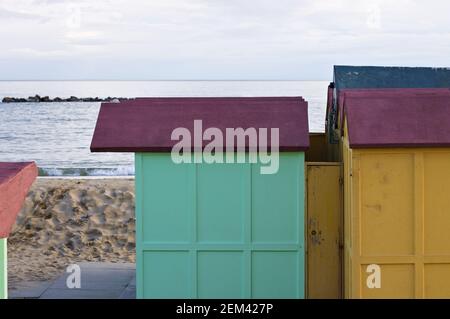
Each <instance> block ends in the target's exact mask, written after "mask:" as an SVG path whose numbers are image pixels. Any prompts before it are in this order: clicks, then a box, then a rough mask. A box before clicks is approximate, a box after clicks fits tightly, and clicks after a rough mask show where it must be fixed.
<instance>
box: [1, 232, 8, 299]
mask: <svg viewBox="0 0 450 319" xmlns="http://www.w3.org/2000/svg"><path fill="white" fill-rule="evenodd" d="M6 241H7V239H6V238H0V299H6V298H7V297H8V277H7V276H8V275H7V253H6Z"/></svg>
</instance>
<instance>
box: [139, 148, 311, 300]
mask: <svg viewBox="0 0 450 319" xmlns="http://www.w3.org/2000/svg"><path fill="white" fill-rule="evenodd" d="M135 160H136V180H135V181H136V219H137V220H136V267H137V297H138V298H304V289H305V288H304V286H305V285H304V283H305V266H304V264H305V260H304V259H305V254H304V235H305V234H304V200H305V189H304V187H305V186H304V180H305V178H304V153H300V152H299V153H281V154H280V168H279V171H278V173H277V174H274V175H261V174H260V170H259V168H260V167H259V164H249V163H245V164H178V165H177V164H174V163H173V162H172V160H171V157H170V153H138V154H136V158H135Z"/></svg>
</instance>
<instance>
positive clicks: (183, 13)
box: [0, 0, 450, 79]
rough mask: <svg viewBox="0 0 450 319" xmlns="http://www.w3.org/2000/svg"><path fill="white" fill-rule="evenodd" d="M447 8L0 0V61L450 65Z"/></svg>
mask: <svg viewBox="0 0 450 319" xmlns="http://www.w3.org/2000/svg"><path fill="white" fill-rule="evenodd" d="M448 12H450V2H449V1H447V0H432V1H427V2H423V1H420V0H396V1H391V0H366V1H354V0H334V1H328V0H283V1H273V0H216V1H208V0H189V1H185V0H164V1H147V0H133V1H127V0H96V1H88V0H77V1H74V0H2V1H1V4H0V28H2V29H3V30H7V32H2V33H0V58H3V59H5V60H7V61H8V62H9V63H11V64H12V65H14V64H15V65H19V64H21V63H22V62H23V59H25V58H26V59H32V60H34V61H35V63H36V64H42V63H43V61H44V60H45V62H46V63H49V61H50V60H51V59H52V58H54V59H58V60H59V61H60V60H61V61H63V60H64V59H65V60H64V61H66V63H65V64H64V63H62V64H60V65H59V66H58V71H59V72H60V73H59V74H61V76H67V77H72V76H74V77H77V78H80V77H81V78H83V77H88V76H90V74H91V73H87V70H91V69H93V68H94V69H95V70H96V72H95V74H97V77H102V78H112V77H114V78H118V77H119V78H120V77H123V78H127V79H130V78H137V79H141V78H147V79H149V78H154V79H159V78H164V79H170V78H174V79H175V78H183V79H189V78H192V79H199V78H215V79H217V78H227V79H229V78H234V77H235V78H262V79H267V78H271V77H272V78H283V75H284V76H285V78H286V79H294V78H305V77H309V78H312V77H314V78H315V79H321V78H322V79H324V78H329V76H330V74H331V66H332V65H333V64H338V63H346V64H362V63H363V64H391V65H392V64H400V65H402V64H407V65H443V64H446V63H447V64H448V56H449V55H450V46H448V43H449V40H450V20H449V19H448ZM446 57H447V59H446ZM137 63H140V64H141V65H140V66H138V65H137ZM119 64H120V67H118V65H119ZM46 65H47V64H46ZM83 66H84V67H83ZM11 69H13V68H11ZM35 69H36V71H33V70H34V68H31V69H30V70H29V71H30V72H39V70H41V68H38V67H36V68H35ZM8 70H10V69H8ZM112 70H114V71H112ZM233 74H234V76H233ZM2 76H3V77H5V78H8V77H12V76H14V77H16V76H17V75H16V74H12V73H11V72H10V71H3V70H2ZM44 76H45V74H44V75H42V76H40V78H42V77H44Z"/></svg>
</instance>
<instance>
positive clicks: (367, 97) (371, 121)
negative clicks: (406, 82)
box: [343, 89, 450, 148]
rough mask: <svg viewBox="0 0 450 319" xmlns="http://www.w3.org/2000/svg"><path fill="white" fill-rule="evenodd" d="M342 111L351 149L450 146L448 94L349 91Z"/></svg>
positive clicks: (429, 91) (449, 94)
mask: <svg viewBox="0 0 450 319" xmlns="http://www.w3.org/2000/svg"><path fill="white" fill-rule="evenodd" d="M343 108H344V112H345V114H346V117H347V126H348V135H349V143H350V147H352V148H376V147H378V148H384V147H449V146H450V90H439V89H438V90H436V89H425V90H424V89H411V90H403V89H395V90H370V92H368V91H359V92H357V91H355V92H353V91H352V92H351V91H348V92H347V93H346V95H345V99H344V101H343Z"/></svg>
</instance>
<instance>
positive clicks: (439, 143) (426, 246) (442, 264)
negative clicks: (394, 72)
mask: <svg viewBox="0 0 450 319" xmlns="http://www.w3.org/2000/svg"><path fill="white" fill-rule="evenodd" d="M342 112H343V122H342V123H343V129H342V133H343V137H342V145H343V162H344V194H345V199H344V233H345V240H344V243H345V247H344V269H345V278H344V286H345V297H346V298H450V232H449V229H450V211H449V207H450V196H449V195H450V193H449V187H448V184H449V181H450V91H449V90H445V89H425V90H420V89H417V90H414V89H412V90H404V89H392V90H386V89H383V90H377V89H375V90H371V91H367V90H355V91H353V90H349V91H346V92H345V98H344V99H343V101H342Z"/></svg>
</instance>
